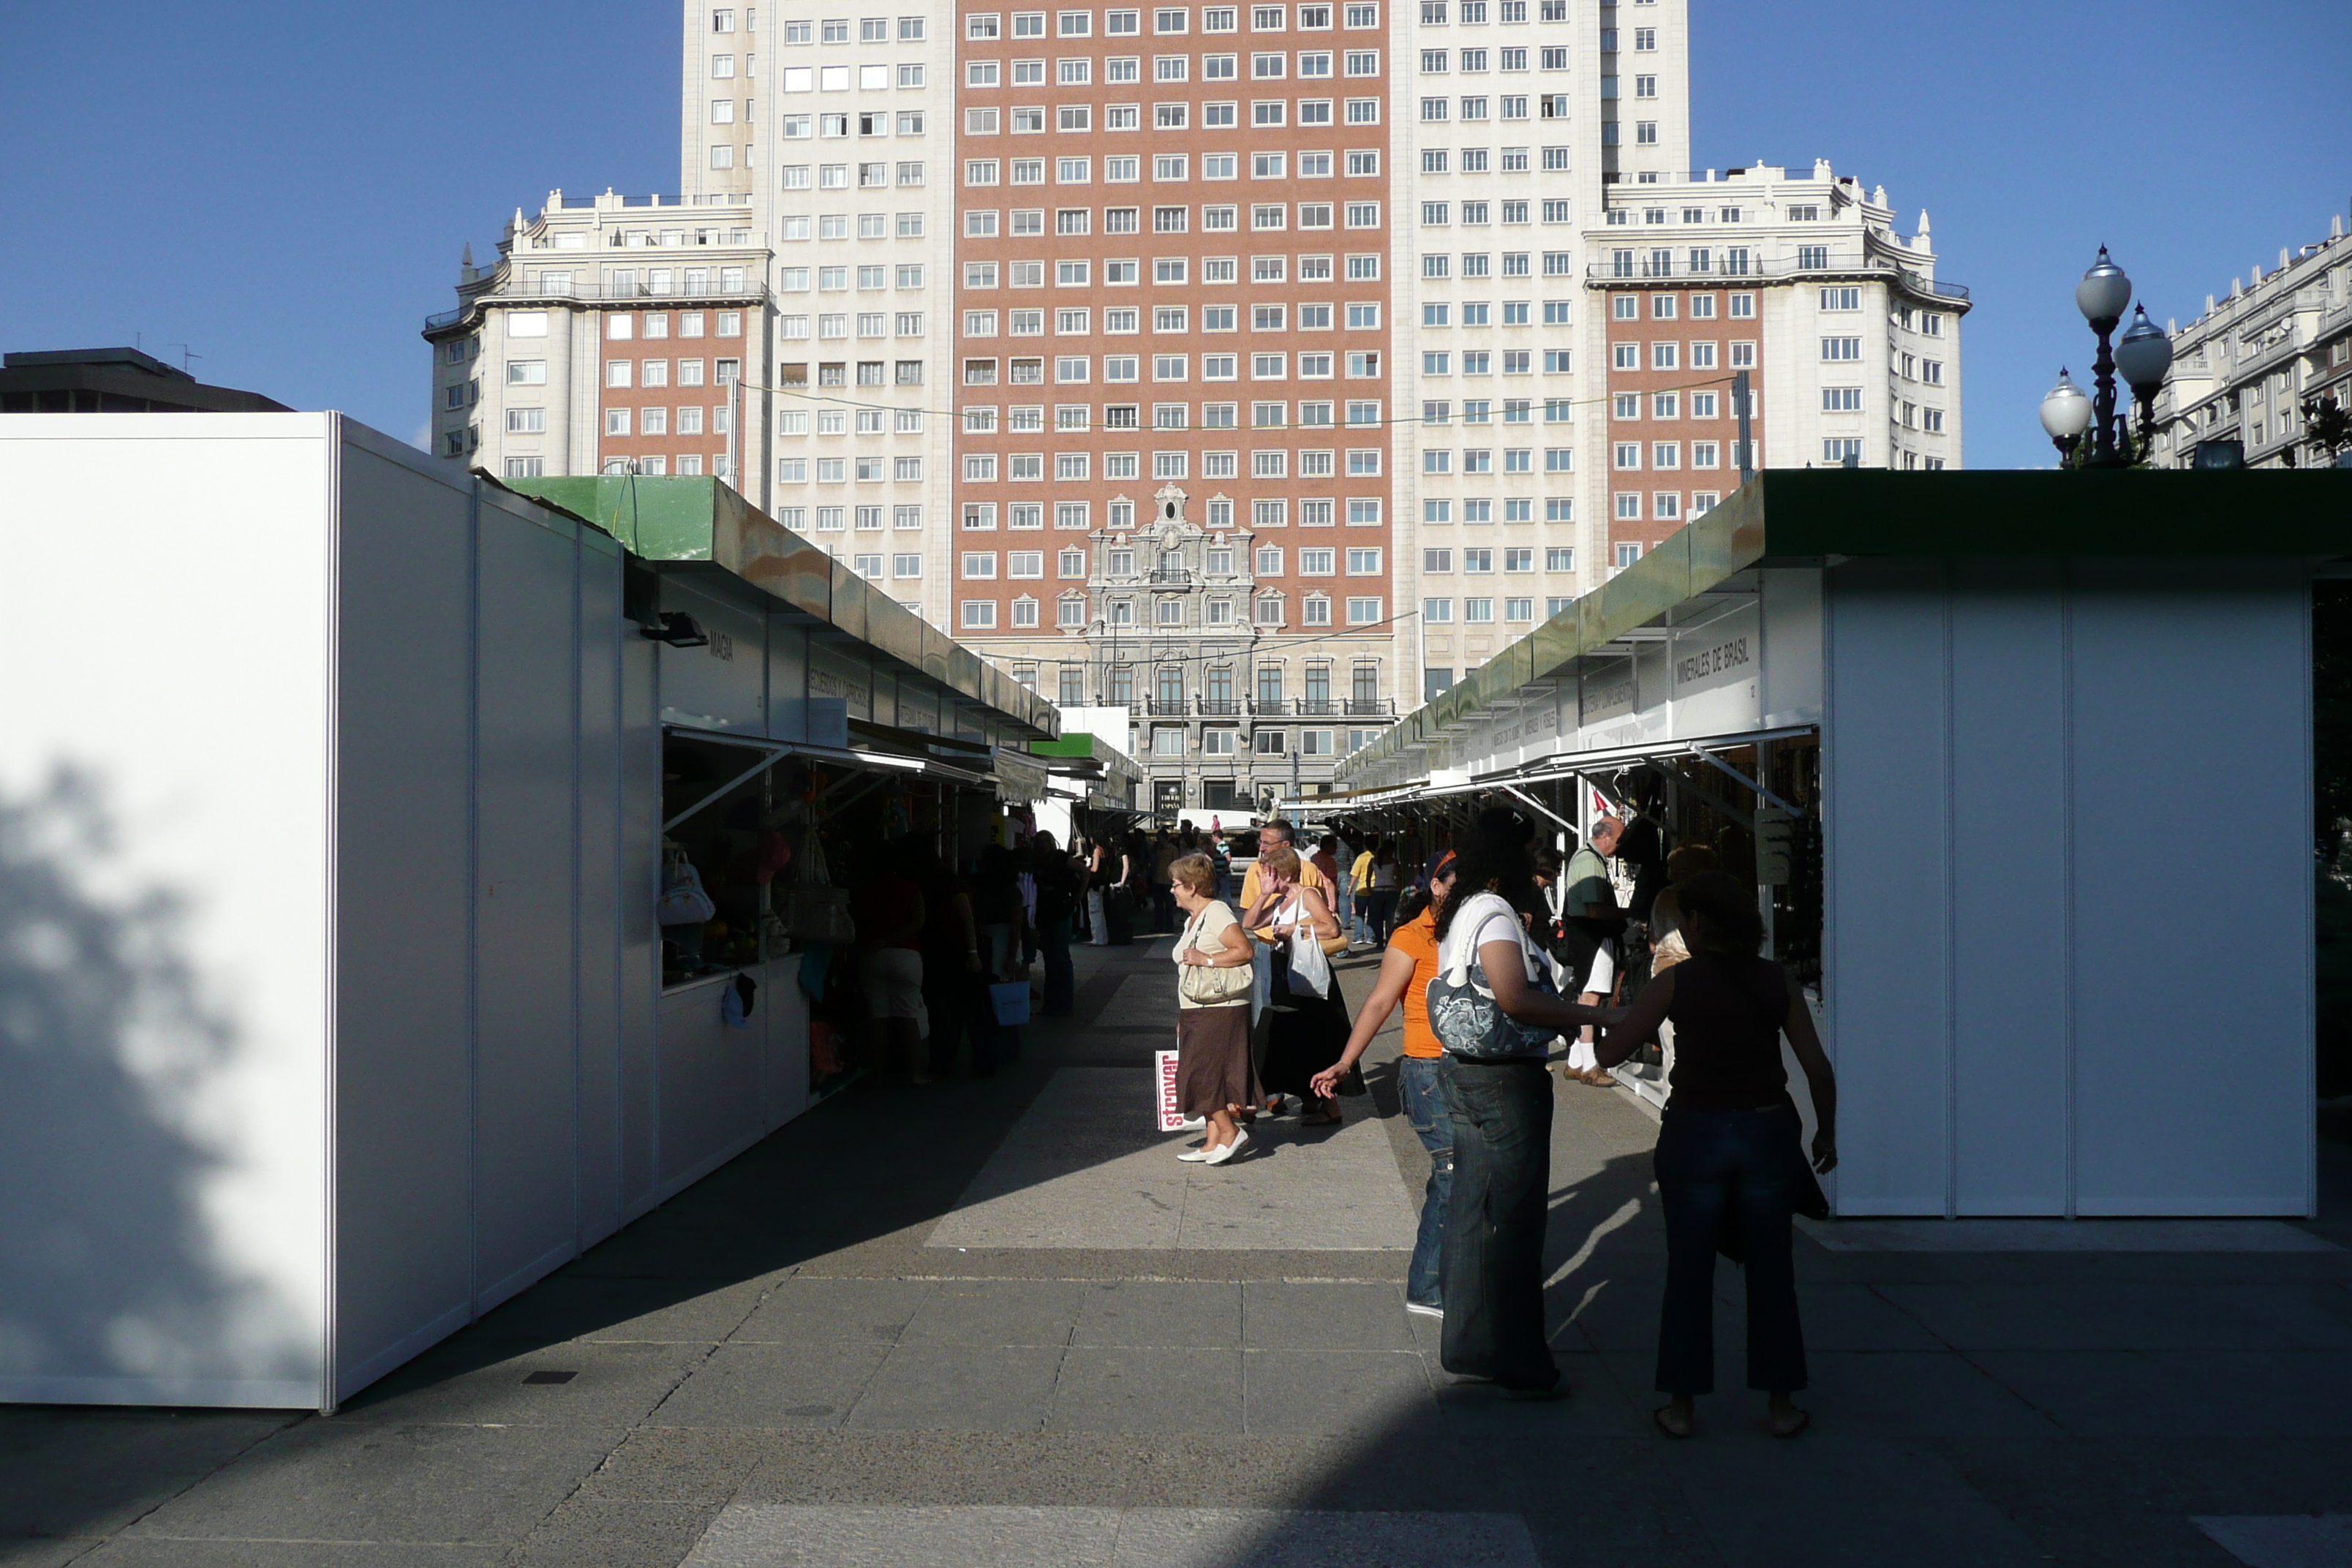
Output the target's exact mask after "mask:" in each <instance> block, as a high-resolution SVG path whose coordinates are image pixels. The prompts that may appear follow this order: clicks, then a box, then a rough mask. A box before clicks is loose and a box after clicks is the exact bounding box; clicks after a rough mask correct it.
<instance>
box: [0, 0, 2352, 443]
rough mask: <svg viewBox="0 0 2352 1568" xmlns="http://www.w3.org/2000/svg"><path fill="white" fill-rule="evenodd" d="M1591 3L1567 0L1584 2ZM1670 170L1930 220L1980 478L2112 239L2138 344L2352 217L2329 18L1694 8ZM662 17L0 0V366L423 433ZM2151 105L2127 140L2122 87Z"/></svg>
mask: <svg viewBox="0 0 2352 1568" xmlns="http://www.w3.org/2000/svg"><path fill="white" fill-rule="evenodd" d="M1576 4H1577V5H1580V6H1582V5H1590V4H1591V0H1576ZM1692 12H1693V15H1692V32H1693V36H1694V39H1695V43H1694V46H1693V49H1692V62H1691V64H1692V72H1693V77H1694V94H1693V96H1694V101H1695V104H1696V109H1695V112H1694V118H1693V126H1692V134H1693V151H1692V158H1693V161H1694V162H1695V163H1697V164H1699V165H1700V166H1703V167H1704V166H1707V165H1714V166H1717V167H1732V166H1736V165H1740V164H1745V163H1750V162H1752V161H1755V160H1757V159H1759V158H1762V159H1765V160H1767V161H1770V162H1781V163H1790V164H1794V165H1796V166H1799V167H1806V166H1809V165H1810V164H1811V161H1812V160H1813V159H1814V158H1815V157H1816V156H1820V157H1826V158H1829V159H1830V160H1831V161H1832V162H1833V163H1835V164H1836V165H1837V167H1838V169H1839V171H1840V172H1841V173H1844V174H1854V175H1856V176H1857V177H1859V178H1860V179H1861V180H1862V181H1863V182H1864V184H1884V185H1885V186H1886V188H1887V193H1888V195H1889V196H1890V197H1891V198H1892V199H1893V200H1894V202H1895V205H1896V207H1897V209H1898V210H1899V211H1900V212H1901V213H1902V214H1903V224H1904V226H1905V227H1906V229H1907V228H1908V226H1910V225H1911V224H1912V223H1913V222H1915V221H1916V216H1917V213H1918V210H1919V209H1920V208H1921V207H1923V206H1924V207H1925V208H1927V210H1928V212H1929V213H1931V214H1932V215H1933V216H1934V220H1935V236H1936V244H1937V250H1938V251H1939V253H1940V254H1941V256H1942V258H1943V261H1942V267H1941V272H1942V275H1943V276H1944V277H1946V278H1948V279H1952V280H1954V281H1957V282H1961V283H1965V284H1967V285H1969V288H1970V289H1972V290H1973V291H1974V294H1975V299H1976V304H1977V310H1976V313H1975V314H1974V315H1972V316H1971V317H1970V318H1969V322H1968V325H1967V327H1966V329H1965V331H1966V337H1965V340H1964V341H1965V345H1966V347H1965V356H1964V360H1963V366H1964V375H1965V381H1966V386H1965V395H1966V398H1967V420H1968V425H1967V453H1968V461H1969V466H1970V467H1973V468H2001V467H2018V466H2029V465H2033V464H2038V463H2041V462H2042V461H2044V460H2045V459H2046V458H2048V457H2049V455H2050V452H2049V447H2048V444H2047V443H2046V442H2045V441H2044V440H2043V438H2042V435H2041V433H2040V428H2039V426H2037V425H2036V423H2035V408H2036V405H2038V404H2039V402H2040V400H2041V395H2042V392H2043V391H2044V390H2046V389H2047V387H2048V386H2049V384H2050V383H2051V382H2052V381H2053V379H2054V378H2055V375H2056V373H2057V367H2058V365H2059V363H2061V362H2062V361H2063V362H2064V363H2069V364H2072V365H2073V366H2074V368H2075V370H2076V373H2077V374H2078V375H2080V374H2084V371H2085V370H2086V368H2087V365H2088V362H2089V360H2090V357H2091V356H2090V353H2089V349H2088V343H2089V334H2088V333H2087V332H2086V331H2084V328H2083V326H2082V322H2081V319H2080V318H2079V317H2078V316H2076V315H2075V314H2074V306H2073V303H2072V298H2071V290H2072V285H2073V282H2074V279H2075V278H2076V277H2077V276H2079V275H2080V273H2081V271H2082V269H2083V268H2084V267H2085V266H2087V265H2088V264H2089V262H2090V259H2091V257H2092V254H2093V253H2094V252H2095V250H2096V249H2097V247H2099V246H2100V245H2101V244H2105V245H2108V246H2110V247H2113V248H2114V251H2115V254H2116V258H2117V259H2118V260H2119V261H2121V262H2122V263H2123V265H2124V266H2125V268H2126V269H2127V270H2129V271H2130V273H2131V275H2132V277H2133V279H2135V280H2136V281H2137V283H2138V284H2139V285H2140V290H2141V294H2140V297H2141V298H2142V299H2143V300H2146V301H2147V303H2148V306H2149V309H2150V310H2151V312H2152V313H2153V314H2155V315H2156V316H2158V318H2159V319H2161V318H2163V317H2167V316H2177V317H2179V319H2180V320H2181V321H2188V320H2189V319H2190V318H2191V317H2193V316H2195V315H2196V314H2197V313H2198V311H2199V310H2200V309H2201V308H2202V306H2203V303H2204V298H2205V296H2206V294H2208V293H2209V292H2210V293H2214V294H2224V293H2226V292H2227V291H2228V289H2229V286H2230V280H2231V278H2233V277H2243V276H2246V275H2248V274H2249V272H2250V270H2251V268H2252V267H2253V266H2254V265H2255V264H2256V263H2260V264H2261V265H2262V266H2263V267H2264V268H2269V267H2271V266H2272V265H2273V264H2274V263H2275V262H2276V260H2277V257H2278V250H2279V247H2281V246H2282V245H2293V246H2301V245H2303V244H2305V243H2307V242H2309V241H2312V240H2315V239H2318V238H2320V237H2323V236H2325V235H2326V232H2327V222H2328V216H2329V214H2330V213H2332V212H2343V211H2345V210H2346V207H2347V204H2352V93H2347V91H2346V90H2345V87H2344V83H2345V81H2346V80H2347V67H2352V27H2347V26H2346V23H2345V7H2344V0H2241V3H2240V4H2239V5H2235V6H2234V7H2231V8H2230V10H2229V11H2228V12H2227V14H2226V15H2227V21H2226V24H2225V25H2221V26H2217V25H2216V21H2215V18H2216V16H2217V13H2215V12H2214V10H2213V8H2212V7H2211V6H2210V5H2191V4H2190V3H2189V0H2141V3H2139V4H2136V5H2114V4H2106V5H2092V4H2088V3H2086V0H2033V3H2032V4H2025V3H2023V0H1974V3H1971V4H1966V5H1949V4H1947V5H1889V4H1887V3H1886V0H1778V3H1776V4H1770V5H1758V4H1752V3H1751V4H1744V5H1734V4H1731V3H1729V0H1692ZM0 61H4V62H5V67H6V75H5V80H6V82H7V88H8V90H7V91H6V92H5V94H0V168H5V170H6V171H7V176H6V180H5V185H0V192H5V196H0V199H5V201H6V203H7V218H6V221H5V223H0V346H5V347H7V348H11V349H17V348H56V347H80V346H88V345H93V344H101V343H104V344H110V343H117V342H121V343H128V342H132V341H133V339H134V337H138V338H140V339H141V340H142V341H143V342H144V344H145V346H146V347H147V348H148V349H149V350H150V351H151V352H154V353H159V354H162V355H166V356H170V357H173V358H174V359H176V358H177V357H178V354H179V353H180V350H179V348H178V347H177V346H175V345H179V344H186V345H188V347H189V348H191V349H193V351H194V353H197V354H200V355H202V356H203V357H202V358H199V359H197V360H195V361H194V362H193V368H194V371H195V373H196V374H198V375H199V376H200V377H202V378H203V379H205V380H207V381H214V382H219V383H224V384H229V385H233V386H245V387H250V388H252V389H254V390H256V391H258V392H263V393H266V394H268V395H271V396H274V397H276V398H278V400H279V401H281V402H284V403H288V404H290V405H294V406H296V407H307V408H320V407H334V408H341V409H343V410H345V411H347V412H349V413H351V414H352V415H353V416H356V417H358V418H360V419H362V420H364V421H365V422H367V423H368V424H371V425H374V426H378V427H379V428H382V429H383V430H386V431H389V432H391V433H392V434H394V435H397V436H401V437H407V438H415V437H416V435H417V434H418V431H419V430H420V428H421V426H423V424H424V421H425V402H426V395H425V388H426V384H427V371H426V368H425V351H424V345H423V344H422V342H419V340H418V338H417V336H416V331H417V328H418V326H419V324H420V323H421V321H422V319H423V317H424V316H425V314H427V313H428V312H430V311H433V310H443V309H446V308H447V306H448V305H449V303H450V302H451V298H452V297H451V294H450V288H451V285H452V284H453V283H454V282H455V280H456V278H457V255H458V251H459V247H461V246H463V245H464V244H465V243H466V242H467V241H468V240H471V241H472V242H473V244H474V246H475V250H476V254H477V255H478V256H480V257H483V258H488V256H489V255H490V254H492V252H493V250H494V247H495V245H496V241H497V237H498V235H499V226H500V224H501V223H502V222H503V220H504V219H505V217H506V216H507V215H508V214H509V213H511V212H512V211H513V210H514V208H515V207H516V206H518V205H520V206H522V207H523V208H525V209H526V210H527V211H535V210H537V208H538V206H539V205H540V203H541V201H542V200H543V199H544V198H545V195H546V193H547V191H548V190H549V189H550V187H552V186H558V185H560V186H562V187H563V188H564V189H566V190H568V191H571V192H573V193H574V194H579V193H583V192H590V191H597V190H602V189H604V187H605V186H607V185H612V186H614V187H615V188H618V189H621V190H625V191H628V192H632V193H638V194H642V193H645V192H649V191H656V190H658V191H669V190H672V189H674V188H675V187H676V184H677V150H676V149H677V6H676V5H674V4H672V3H670V0H564V3H563V4H562V5H554V6H540V7H530V6H519V5H458V4H453V3H450V0H404V3H403V4H400V5H379V6H358V5H317V4H316V3H315V0H311V3H306V4H301V5H294V4H287V3H284V0H248V3H241V4H240V3H219V0H216V3H215V4H212V5H202V6H192V5H184V4H183V5H158V4H145V3H136V0H133V3H128V4H120V5H110V6H92V5H37V4H33V3H31V0H0ZM2126 82H2132V83H2139V84H2144V85H2143V86H2142V87H2140V88H2139V89H2137V96H2139V97H2142V98H2145V99H2149V100H2158V101H2159V102H2160V103H2161V105H2162V107H2161V108H2159V109H2158V110H2155V111H2153V112H2148V113H2143V114H2141V115H2139V116H2137V117H2136V121H2135V120H2130V119H2126V117H2125V116H2124V115H2123V114H2122V113H2121V112H2120V111H2119V109H2118V107H2117V106H2118V105H2119V104H2120V102H2121V100H2122V99H2123V97H2124V96H2125V89H2124V88H2123V87H2122V85H2121V84H2124V83H2126Z"/></svg>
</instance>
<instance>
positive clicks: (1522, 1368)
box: [1375, 809, 1617, 1399]
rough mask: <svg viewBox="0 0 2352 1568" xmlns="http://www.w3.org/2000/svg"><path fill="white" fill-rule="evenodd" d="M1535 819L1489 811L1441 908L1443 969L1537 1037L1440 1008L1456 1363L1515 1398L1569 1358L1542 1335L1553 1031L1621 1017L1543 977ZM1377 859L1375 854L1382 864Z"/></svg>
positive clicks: (1443, 1271) (1449, 1350)
mask: <svg viewBox="0 0 2352 1568" xmlns="http://www.w3.org/2000/svg"><path fill="white" fill-rule="evenodd" d="M1534 831H1535V830H1534V825H1533V824H1531V823H1530V822H1528V820H1527V819H1526V818H1525V817H1522V816H1519V815H1518V814H1517V813H1516V812H1513V811H1509V810H1507V809H1504V810H1494V811H1487V812H1484V813H1482V814H1481V815H1480V816H1479V817H1478V820H1477V822H1476V824H1475V826H1473V827H1472V828H1471V830H1470V832H1469V833H1468V834H1467V835H1466V836H1465V837H1464V838H1463V840H1462V842H1461V843H1460V844H1459V845H1458V846H1457V847H1456V853H1457V858H1456V860H1455V868H1456V874H1455V878H1454V892H1453V896H1452V897H1450V898H1448V899H1447V900H1445V902H1444V905H1442V906H1441V907H1440V908H1439V910H1438V912H1437V925H1436V937H1437V964H1438V970H1439V972H1440V973H1442V974H1445V975H1452V974H1455V973H1462V972H1465V971H1467V972H1468V973H1469V978H1470V979H1471V980H1472V981H1473V982H1474V983H1483V986H1484V988H1485V989H1486V991H1487V992H1489V993H1491V994H1492V995H1493V997H1494V1001H1495V1005H1496V1009H1497V1010H1498V1011H1499V1012H1500V1013H1501V1014H1502V1015H1503V1016H1505V1017H1506V1018H1507V1019H1509V1020H1510V1021H1511V1022H1512V1023H1514V1024H1517V1025H1523V1026H1529V1027H1528V1028H1526V1029H1524V1030H1520V1031H1516V1032H1515V1033H1516V1034H1517V1036H1518V1037H1520V1038H1521V1039H1523V1040H1524V1041H1525V1042H1526V1043H1525V1045H1524V1046H1523V1047H1521V1048H1520V1049H1519V1050H1518V1051H1517V1054H1514V1055H1508V1056H1497V1055H1495V1054H1492V1053H1491V1051H1487V1052H1475V1053H1465V1048H1464V1047H1465V1046H1468V1045H1474V1044H1475V1043H1474V1042H1465V1041H1462V1040H1459V1039H1448V1038H1447V1037H1446V1031H1445V1027H1444V1025H1443V1024H1442V1023H1439V1021H1438V1019H1437V1017H1436V1016H1435V1010H1434V1009H1433V1017H1432V1022H1433V1024H1437V1025H1438V1039H1439V1043H1440V1044H1441V1045H1443V1046H1444V1047H1445V1053H1446V1054H1445V1058H1444V1061H1443V1062H1442V1063H1440V1064H1439V1069H1438V1087H1439V1089H1440V1091H1441V1092H1442V1093H1443V1094H1444V1097H1445V1108H1446V1111H1447V1113H1448V1114H1449V1115H1450V1116H1451V1117H1452V1118H1453V1121H1454V1190H1453V1192H1452V1194H1450V1198H1451V1202H1450V1204H1449V1205H1448V1208H1447V1212H1446V1216H1445V1247H1444V1258H1443V1262H1442V1264H1441V1267H1440V1270H1439V1272H1440V1276H1441V1282H1442V1284H1441V1288H1442V1292H1443V1299H1444V1303H1445V1333H1444V1352H1443V1357H1442V1360H1443V1362H1444V1367H1445V1370H1446V1371H1448V1372H1451V1373H1458V1374H1460V1375H1463V1376H1467V1377H1474V1378H1482V1379H1486V1380H1488V1381H1491V1382H1494V1383H1498V1384H1502V1386H1503V1390H1504V1392H1505V1393H1506V1394H1516V1395H1518V1396H1521V1397H1526V1398H1538V1399H1546V1398H1552V1397H1555V1396H1557V1395H1558V1394H1561V1393H1564V1392H1566V1391H1565V1390H1564V1389H1563V1388H1562V1387H1561V1386H1560V1375H1559V1363H1556V1362H1554V1361H1553V1360H1552V1355H1551V1345H1550V1342H1549V1340H1547V1339H1546V1337H1545V1335H1544V1306H1543V1245H1544V1222H1545V1220H1546V1218H1547V1217H1548V1216H1549V1194H1550V1188H1551V1114H1552V1094H1551V1078H1550V1075H1549V1072H1548V1071H1547V1070H1546V1068H1545V1065H1544V1064H1545V1059H1546V1056H1547V1053H1548V1050H1549V1045H1550V1041H1549V1037H1548V1036H1547V1031H1551V1032H1567V1031H1571V1030H1574V1029H1577V1028H1579V1027H1580V1026H1583V1025H1586V1024H1606V1023H1609V1022H1610V1021H1611V1020H1612V1019H1613V1018H1615V1017H1616V1016H1617V1015H1616V1014H1615V1013H1614V1012H1611V1011H1607V1010H1604V1009H1601V1008H1598V1007H1583V1006H1579V1005H1577V1004H1575V1003H1573V1002H1563V1001H1561V1000H1560V999H1559V997H1557V996H1555V995H1553V994H1551V993H1550V992H1549V991H1547V990H1544V989H1542V988H1541V986H1540V985H1539V984H1538V982H1539V979H1540V977H1541V976H1542V975H1543V974H1544V973H1546V971H1545V968H1544V966H1543V963H1542V960H1541V959H1540V957H1539V956H1538V954H1537V952H1536V951H1535V947H1534V944H1533V943H1532V942H1529V941H1528V933H1527V928H1526V925H1525V923H1524V922H1523V921H1522V920H1521V916H1523V915H1525V914H1528V913H1530V912H1532V911H1533V910H1535V909H1536V908H1537V903H1536V885H1535V864H1534V862H1533V860H1532V859H1531V858H1530V857H1529V855H1528V840H1529V839H1530V838H1531V837H1534ZM1375 864H1377V862H1376V863H1375Z"/></svg>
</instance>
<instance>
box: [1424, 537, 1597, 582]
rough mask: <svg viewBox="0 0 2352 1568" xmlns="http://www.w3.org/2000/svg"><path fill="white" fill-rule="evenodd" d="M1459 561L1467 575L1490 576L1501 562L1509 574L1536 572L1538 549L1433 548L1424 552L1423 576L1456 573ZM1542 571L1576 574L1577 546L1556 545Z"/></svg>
mask: <svg viewBox="0 0 2352 1568" xmlns="http://www.w3.org/2000/svg"><path fill="white" fill-rule="evenodd" d="M1457 557H1458V558H1459V560H1460V562H1461V566H1460V570H1461V572H1462V573H1463V574H1465V576H1473V577H1477V576H1488V575H1491V574H1493V573H1494V571H1495V567H1496V563H1497V562H1500V563H1502V569H1503V571H1504V572H1505V573H1507V574H1516V573H1527V572H1533V571H1535V570H1536V560H1537V550H1536V547H1535V546H1534V545H1520V546H1506V547H1504V548H1503V549H1500V550H1497V549H1495V548H1494V547H1493V546H1491V545H1485V544H1477V545H1471V546H1468V547H1466V548H1464V549H1462V550H1460V551H1456V550H1455V549H1454V547H1453V546H1452V545H1430V546H1427V547H1425V548H1423V551H1422V552H1421V574H1422V575H1423V576H1424V577H1441V576H1445V575H1447V574H1451V573H1453V572H1454V570H1455V566H1454V562H1455V560H1456V559H1457ZM1542 559H1543V570H1545V571H1546V572H1573V571H1575V570H1576V546H1574V545H1573V544H1555V545H1548V546H1546V547H1544V549H1543V551H1542Z"/></svg>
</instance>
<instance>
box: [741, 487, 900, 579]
mask: <svg viewBox="0 0 2352 1568" xmlns="http://www.w3.org/2000/svg"><path fill="white" fill-rule="evenodd" d="M886 517H887V520H888V522H889V526H890V527H891V528H892V529H894V530H896V531H899V532H908V531H914V530H918V529H920V528H921V527H922V526H923V509H922V507H921V506H920V505H919V504H913V505H909V504H901V505H898V506H888V507H884V506H855V507H853V506H819V507H807V506H787V507H779V508H778V509H777V510H776V521H778V522H781V523H782V524H783V525H784V526H785V527H786V528H789V529H791V530H793V531H794V532H795V533H807V532H809V531H811V527H810V525H811V522H812V521H814V525H815V526H814V531H816V532H818V533H846V532H848V531H850V525H851V524H852V522H855V523H856V530H857V531H858V532H860V533H877V532H879V531H881V530H882V527H883V522H884V520H885V518H886ZM875 559H879V558H878V557H877V558H875ZM893 563H894V564H893V569H892V574H893V575H894V576H899V577H920V576H921V575H922V574H923V567H922V557H921V556H919V555H899V556H895V557H893ZM857 570H858V572H859V574H861V575H863V576H867V577H878V576H880V575H881V574H880V573H879V572H867V571H866V569H865V568H864V567H859V568H858V569H857Z"/></svg>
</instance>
